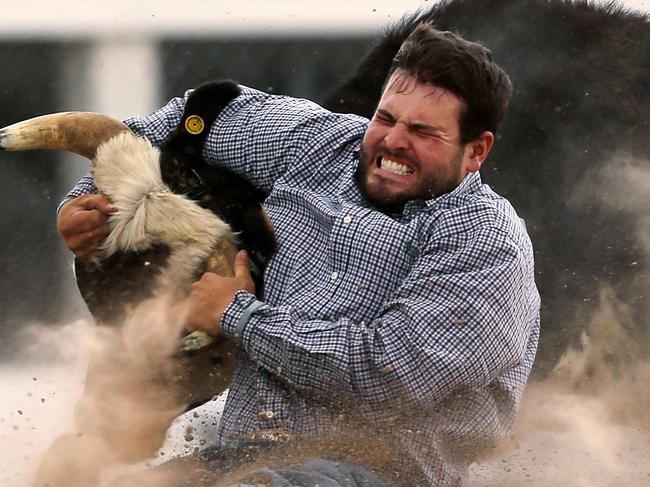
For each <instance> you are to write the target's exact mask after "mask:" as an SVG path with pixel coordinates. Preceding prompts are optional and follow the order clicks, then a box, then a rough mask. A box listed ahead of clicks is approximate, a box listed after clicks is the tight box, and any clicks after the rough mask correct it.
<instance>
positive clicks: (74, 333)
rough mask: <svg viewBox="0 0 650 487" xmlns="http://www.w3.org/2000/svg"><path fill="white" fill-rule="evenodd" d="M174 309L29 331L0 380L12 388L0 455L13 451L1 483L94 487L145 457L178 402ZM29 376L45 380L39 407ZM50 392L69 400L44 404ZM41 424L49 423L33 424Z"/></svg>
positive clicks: (157, 304)
mask: <svg viewBox="0 0 650 487" xmlns="http://www.w3.org/2000/svg"><path fill="white" fill-rule="evenodd" d="M179 313H182V310H180V308H176V307H173V306H171V305H170V304H169V303H167V302H166V301H164V300H156V301H154V300H152V301H150V302H147V303H143V305H141V306H139V307H138V309H137V310H136V312H135V313H134V314H133V315H132V316H131V317H130V318H129V319H128V321H127V322H126V323H125V324H124V325H123V326H122V327H119V328H117V327H116V328H109V327H96V326H91V325H88V324H84V323H81V322H80V323H75V324H72V325H68V326H64V327H61V328H58V329H57V330H53V329H51V328H50V327H45V326H32V327H29V328H28V330H27V331H26V332H25V336H24V340H23V341H24V342H25V343H27V344H28V345H26V346H25V348H24V352H23V353H22V356H21V359H20V361H19V363H20V367H15V368H10V369H8V370H7V374H3V376H5V375H6V376H7V377H12V376H13V378H11V379H7V378H3V381H2V382H3V383H4V382H11V381H12V380H13V381H14V390H15V391H16V392H14V393H12V394H11V396H10V397H5V399H4V402H5V405H4V407H3V409H4V410H8V411H9V415H8V417H3V422H5V424H6V423H7V422H10V423H11V425H10V427H11V429H12V430H13V432H14V433H13V434H10V435H6V434H5V435H4V436H3V437H2V450H3V452H14V456H13V458H11V455H10V458H6V457H5V458H4V459H3V462H7V463H8V465H7V466H6V468H4V469H3V472H4V473H3V475H5V481H6V483H5V484H4V485H10V486H14V485H15V486H16V487H20V486H27V485H33V486H34V487H37V486H38V487H40V486H46V485H47V486H49V487H58V486H66V487H92V486H96V485H101V484H102V483H103V477H104V476H105V475H109V474H113V473H112V471H114V470H119V469H121V468H125V467H126V466H127V465H131V464H134V463H138V462H142V461H145V460H147V459H149V458H151V457H153V456H154V455H155V452H156V451H157V449H158V448H159V446H160V445H161V444H162V442H163V440H164V438H165V433H166V431H167V429H168V427H169V425H170V424H171V422H172V420H173V418H174V417H176V416H177V415H178V414H179V413H180V412H182V410H183V408H184V407H185V405H186V404H185V403H184V398H183V395H182V392H181V389H180V388H179V387H178V378H179V370H178V366H177V363H176V362H175V361H174V360H172V359H171V357H172V356H173V354H174V352H175V351H176V350H177V349H178V338H179V337H180V332H181V330H180V326H179V323H182V322H183V319H182V316H180V315H179ZM25 371H29V373H27V374H25ZM31 374H34V375H33V377H32V378H31V380H32V382H34V383H38V382H39V378H38V375H41V379H40V380H41V382H42V381H43V379H46V380H47V386H48V389H47V392H40V391H39V393H38V394H37V395H44V397H42V398H40V399H39V401H40V402H41V404H42V406H43V407H41V408H40V409H39V408H38V404H35V405H34V404H32V403H34V400H33V398H34V394H35V393H34V392H32V391H31V389H32V388H33V387H34V385H35V384H32V383H30V382H29V380H30V378H29V377H28V376H29V375H31ZM37 374H38V375H37ZM69 379H72V381H69ZM27 384H29V385H27ZM21 389H23V390H21ZM61 390H62V391H63V392H61ZM48 394H49V395H50V396H55V395H59V396H67V398H66V399H65V400H63V401H61V403H60V404H58V405H57V406H56V407H55V408H50V407H46V403H47V402H48V398H47V397H46V396H47V395H48ZM25 396H26V397H25ZM37 402H38V401H37ZM23 403H29V404H28V405H23ZM34 406H36V407H34ZM48 406H49V405H48ZM44 420H45V421H44ZM43 423H49V424H50V426H49V427H46V428H41V427H40V426H38V425H41V424H43ZM31 425H34V426H33V427H32V426H31ZM30 428H31V429H30ZM37 428H38V429H39V431H37ZM53 440H54V441H53ZM12 464H17V465H12ZM17 466H19V468H20V470H18V469H17V468H16V467H17Z"/></svg>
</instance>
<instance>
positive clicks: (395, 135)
mask: <svg viewBox="0 0 650 487" xmlns="http://www.w3.org/2000/svg"><path fill="white" fill-rule="evenodd" d="M408 135H409V134H408V130H407V129H406V127H403V126H401V125H400V124H395V125H393V126H392V127H391V128H390V131H389V132H388V134H386V137H384V142H385V144H386V147H387V148H388V149H390V150H404V149H408V147H409V144H410V141H409V136H408Z"/></svg>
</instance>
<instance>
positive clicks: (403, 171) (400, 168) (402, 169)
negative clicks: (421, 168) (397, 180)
mask: <svg viewBox="0 0 650 487" xmlns="http://www.w3.org/2000/svg"><path fill="white" fill-rule="evenodd" d="M379 162H380V165H379V167H381V168H382V169H383V170H384V171H388V172H390V173H393V174H398V175H400V176H406V175H407V174H411V173H412V172H414V171H413V169H411V168H410V167H408V166H406V165H404V164H400V163H399V162H395V161H393V160H391V159H386V158H385V157H380V158H379Z"/></svg>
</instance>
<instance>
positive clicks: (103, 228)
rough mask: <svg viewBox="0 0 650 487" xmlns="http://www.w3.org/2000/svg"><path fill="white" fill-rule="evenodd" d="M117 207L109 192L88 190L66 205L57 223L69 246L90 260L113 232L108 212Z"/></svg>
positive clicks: (113, 210) (82, 258) (74, 251)
mask: <svg viewBox="0 0 650 487" xmlns="http://www.w3.org/2000/svg"><path fill="white" fill-rule="evenodd" d="M116 211H117V209H116V208H115V207H114V206H112V205H111V203H110V201H109V200H108V198H107V197H106V196H105V195H103V194H87V195H84V196H79V197H78V198H75V199H73V200H71V201H69V202H67V203H66V204H65V205H63V208H61V211H60V212H59V216H58V218H57V221H56V226H57V229H58V231H59V234H60V235H61V238H63V242H64V243H65V245H66V247H68V248H69V249H70V250H71V251H72V252H73V253H74V255H75V256H76V257H77V258H78V259H80V260H81V261H89V260H90V259H92V257H93V256H94V255H95V252H96V251H97V247H99V245H100V244H101V243H102V242H103V241H104V239H105V238H106V236H107V235H108V233H109V229H108V223H107V220H108V216H109V215H110V214H111V213H115V212H116Z"/></svg>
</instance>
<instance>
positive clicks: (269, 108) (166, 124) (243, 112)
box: [62, 87, 366, 204]
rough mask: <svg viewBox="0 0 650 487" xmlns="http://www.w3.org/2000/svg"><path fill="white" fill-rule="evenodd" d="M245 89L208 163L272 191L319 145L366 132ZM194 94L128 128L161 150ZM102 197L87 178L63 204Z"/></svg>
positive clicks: (315, 109)
mask: <svg viewBox="0 0 650 487" xmlns="http://www.w3.org/2000/svg"><path fill="white" fill-rule="evenodd" d="M241 88H242V94H241V95H240V96H238V97H237V98H235V99H234V100H233V101H232V102H230V104H228V105H227V106H226V107H225V108H224V110H223V111H222V112H221V114H220V115H219V116H218V117H217V119H216V121H215V123H214V124H213V125H212V128H211V129H210V133H209V134H208V138H207V140H206V143H205V145H204V150H203V157H204V159H205V161H206V162H207V163H208V164H212V165H216V166H224V167H227V168H229V169H231V170H232V171H234V172H236V173H237V174H239V175H240V176H242V177H244V178H245V179H246V180H247V181H249V182H251V183H252V184H253V185H255V186H256V187H258V188H260V189H262V190H263V191H266V192H269V191H270V190H271V187H272V186H273V183H274V182H275V181H276V180H277V179H278V178H279V177H280V176H281V175H282V174H284V173H285V172H286V171H287V170H289V169H290V163H291V162H298V163H299V162H300V161H304V160H306V159H308V158H306V157H303V156H304V154H308V153H310V152H312V151H314V150H317V148H316V147H315V145H319V146H320V145H323V144H330V143H331V141H337V140H339V139H341V135H340V134H342V133H345V132H346V131H349V130H350V129H351V128H352V129H353V130H357V131H358V132H359V133H362V132H363V130H364V128H365V124H366V121H365V119H363V118H362V117H357V116H355V115H342V114H336V113H332V112H329V111H327V110H325V109H324V108H322V107H320V106H319V105H317V104H315V103H313V102H311V101H309V100H304V99H300V98H292V97H288V96H279V95H269V94H267V93H263V92H261V91H257V90H254V89H252V88H247V87H241ZM191 92H192V90H188V91H187V92H186V93H185V95H184V96H183V97H177V98H174V99H172V100H171V101H170V102H169V103H168V104H167V105H165V106H164V107H162V108H161V109H159V110H157V111H155V112H154V113H152V114H150V115H148V116H146V117H131V118H128V119H126V120H125V121H124V123H125V124H126V125H127V126H128V127H129V128H130V129H131V130H132V131H133V132H134V133H135V134H136V135H138V136H140V137H145V138H147V139H148V140H149V141H150V142H151V143H152V144H153V145H154V146H160V145H161V144H162V143H163V142H164V141H165V139H166V138H167V137H168V136H169V134H170V133H171V132H172V131H173V130H174V129H175V128H176V126H177V125H178V123H179V122H180V120H181V118H182V116H183V110H184V109H185V103H186V100H187V97H188V96H189V95H190V93H191ZM295 169H296V170H300V171H304V172H306V173H307V174H305V176H304V177H308V173H309V172H310V171H313V170H314V168H312V167H309V166H307V167H304V168H295ZM96 192H97V188H96V187H95V184H94V182H93V180H92V177H91V176H90V175H86V176H84V177H83V178H82V179H81V181H79V183H78V184H77V185H76V186H75V187H74V188H73V189H72V190H71V191H70V192H69V193H68V194H67V195H66V197H65V199H64V201H63V202H62V204H63V203H65V202H66V201H67V200H69V199H71V198H74V197H77V196H81V195H84V194H88V193H96Z"/></svg>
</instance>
